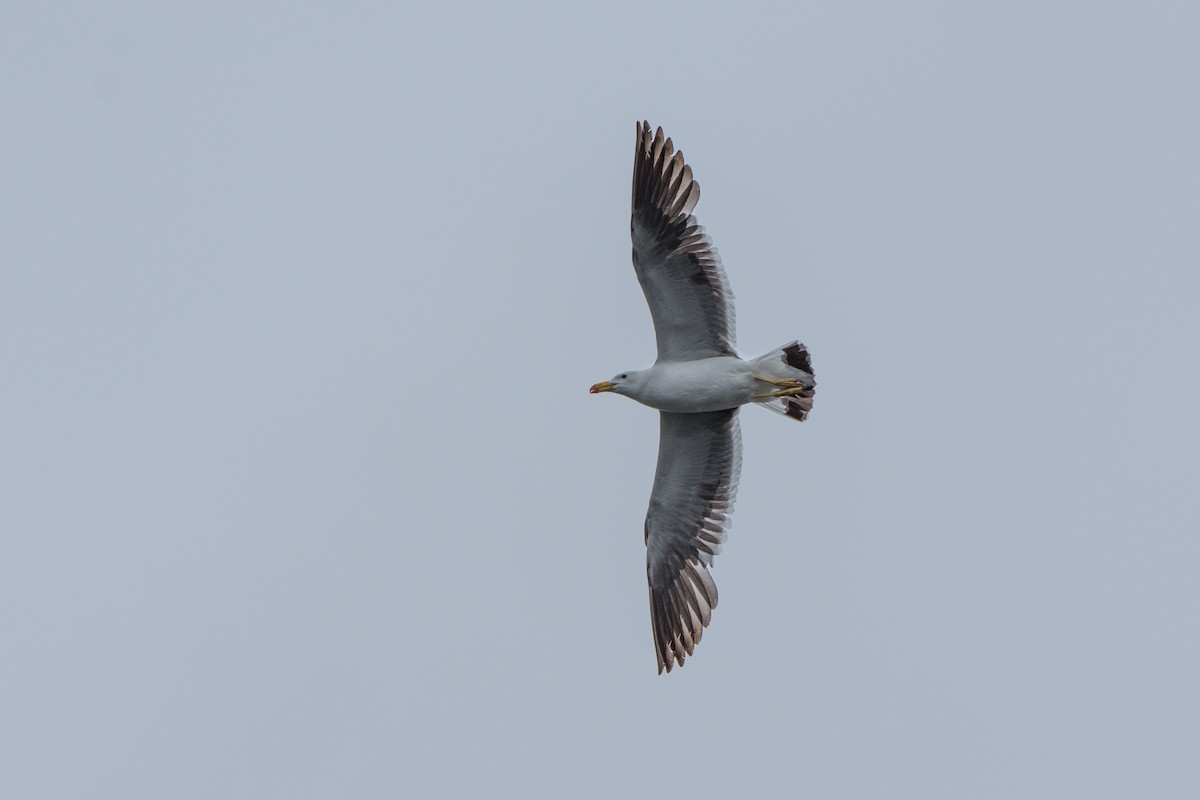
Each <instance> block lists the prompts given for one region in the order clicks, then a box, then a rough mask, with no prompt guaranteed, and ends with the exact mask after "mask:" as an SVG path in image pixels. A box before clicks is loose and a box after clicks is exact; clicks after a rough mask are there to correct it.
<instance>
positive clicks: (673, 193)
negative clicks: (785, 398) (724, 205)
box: [629, 122, 737, 361]
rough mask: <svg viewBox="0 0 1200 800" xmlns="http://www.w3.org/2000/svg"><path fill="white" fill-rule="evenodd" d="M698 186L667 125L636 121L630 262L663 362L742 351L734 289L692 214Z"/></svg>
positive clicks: (698, 193) (698, 191)
mask: <svg viewBox="0 0 1200 800" xmlns="http://www.w3.org/2000/svg"><path fill="white" fill-rule="evenodd" d="M698 202H700V184H699V183H697V182H696V180H695V179H694V178H693V177H692V168H691V167H690V166H689V165H688V164H687V162H686V161H685V160H684V158H683V151H676V150H675V145H674V143H672V141H671V140H670V139H664V138H663V132H662V128H659V129H658V130H657V131H656V132H655V133H654V134H653V135H652V134H651V133H650V124H649V123H647V122H643V123H641V124H640V125H638V126H637V144H636V148H635V151H634V160H633V212H632V214H631V215H630V223H629V229H630V236H631V238H632V239H633V266H634V270H635V271H636V272H637V276H638V282H639V283H641V285H642V291H643V292H644V293H645V295H646V304H647V305H649V306H650V316H651V318H653V320H654V333H655V338H656V339H657V340H658V360H659V361H691V360H695V359H699V358H709V357H712V356H725V355H737V353H736V352H735V351H736V346H737V343H736V336H735V332H734V327H735V320H734V312H733V292H732V291H730V289H729V280H728V279H727V278H726V276H725V270H724V268H723V267H722V266H721V259H720V256H718V254H717V250H716V248H715V247H713V244H712V240H711V239H709V238H708V236H707V235H706V234H705V232H704V228H703V227H701V226H700V223H698V222H697V221H696V218H695V217H694V216H692V211H693V210H694V209H695V208H696V204H697V203H698Z"/></svg>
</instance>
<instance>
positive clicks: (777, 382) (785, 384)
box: [754, 375, 804, 396]
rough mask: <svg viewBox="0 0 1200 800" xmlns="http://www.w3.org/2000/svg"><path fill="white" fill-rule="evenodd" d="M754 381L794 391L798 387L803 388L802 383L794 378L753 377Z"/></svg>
mask: <svg viewBox="0 0 1200 800" xmlns="http://www.w3.org/2000/svg"><path fill="white" fill-rule="evenodd" d="M754 380H756V381H762V382H763V383H769V384H771V385H772V386H779V387H782V388H784V389H795V388H798V387H801V388H802V387H803V386H804V384H803V383H801V382H800V381H798V380H796V379H795V378H769V377H767V376H766V375H755V376H754ZM768 396H770V395H768Z"/></svg>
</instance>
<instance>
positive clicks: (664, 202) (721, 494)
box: [590, 122, 816, 674]
mask: <svg viewBox="0 0 1200 800" xmlns="http://www.w3.org/2000/svg"><path fill="white" fill-rule="evenodd" d="M699 200H700V184H699V183H697V182H696V180H695V179H694V178H693V177H692V168H691V167H690V166H688V164H687V163H686V162H685V161H684V158H683V151H676V150H675V146H674V144H673V143H672V142H671V140H670V139H664V138H663V131H662V128H659V129H658V130H657V131H655V132H654V133H653V134H651V132H650V124H649V123H648V122H642V123H641V124H639V125H638V126H637V141H636V145H635V148H634V158H633V213H632V216H631V219H630V223H629V228H630V235H631V237H632V238H633V268H634V271H635V272H636V273H637V277H638V282H639V283H641V285H642V292H643V293H644V294H645V295H646V304H647V305H649V306H650V316H651V318H652V319H653V320H654V336H655V339H656V340H657V342H658V359H657V360H656V361H655V362H654V364H653V366H651V367H649V368H648V369H642V370H628V371H626V372H622V373H620V374H618V375H616V376H614V377H613V379H612V380H608V381H601V382H600V383H597V384H595V385H594V386H592V387H591V390H590V391H591V392H592V394H598V393H600V392H613V393H615V394H621V395H625V396H626V397H629V398H632V399H634V400H636V401H638V402H639V403H642V404H644V405H647V406H650V407H651V408H654V409H658V411H659V418H660V427H659V439H658V467H657V469H656V470H655V473H654V488H653V489H652V490H651V492H650V507H649V509H648V510H647V511H646V525H645V539H646V577H647V580H648V581H649V584H650V627H651V630H652V631H653V633H654V649H655V652H656V653H657V655H658V672H659V674H662V671H663V670H664V669H665V670H666V671H667V672H670V671H671V668H672V667H673V666H675V664H678V665H679V666H681V667H682V666H683V662H684V659H685V658H686V657H687V656H690V655H692V654H693V652H694V650H695V647H696V644H697V643H698V642H699V641H700V637H701V636H702V635H703V634H704V629H705V628H706V627H708V624H709V622H710V621H711V620H712V611H713V609H714V608H716V606H717V585H716V583H714V582H713V579H712V575H710V574H709V567H711V566H712V560H713V556H715V555H717V554H718V553H720V552H721V545H722V544H723V543H724V542H725V538H726V534H727V530H728V528H729V515H730V513H731V512H732V511H733V501H734V498H735V497H736V495H737V485H738V478H739V476H740V474H741V467H742V444H741V432H740V430H739V427H738V417H737V414H738V409H739V408H740V407H741V406H743V405H746V404H747V403H755V404H757V405H761V406H765V407H766V408H769V409H771V410H772V411H776V412H778V413H780V414H783V415H784V416H787V417H790V418H791V419H794V420H797V421H803V420H804V419H805V418H806V417H807V416H808V413H809V411H811V410H812V404H813V394H814V390H815V387H816V381H815V380H814V378H813V370H812V364H811V363H810V361H809V357H808V350H807V349H806V348H805V346H804V345H803V344H801V343H800V342H798V341H792V342H789V343H788V344H785V345H783V346H782V347H779V348H776V349H775V350H772V351H771V352H769V353H767V354H766V355H763V356H759V357H758V358H755V359H752V360H750V361H745V360H743V359H741V358H739V357H738V354H737V352H736V342H735V336H734V314H733V293H732V292H731V291H730V289H729V281H728V279H727V278H726V277H725V270H724V268H723V267H722V266H721V259H720V258H719V257H718V256H717V250H716V248H715V247H713V244H712V240H711V239H709V237H708V236H707V234H705V232H704V228H703V227H701V226H700V224H699V223H698V222H697V221H696V218H695V217H694V216H693V215H692V211H693V210H694V209H695V208H696V203H698V202H699Z"/></svg>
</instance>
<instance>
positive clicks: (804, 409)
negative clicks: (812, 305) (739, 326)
mask: <svg viewBox="0 0 1200 800" xmlns="http://www.w3.org/2000/svg"><path fill="white" fill-rule="evenodd" d="M752 363H753V364H754V366H755V369H756V370H758V371H759V372H760V373H761V374H762V375H763V376H764V377H768V378H773V379H775V380H776V381H777V383H765V382H764V383H763V384H761V385H762V386H763V387H764V388H765V389H766V391H764V392H763V394H766V395H770V396H769V397H763V398H762V399H760V400H756V401H755V402H757V403H758V404H759V405H761V406H763V407H765V408H769V409H771V410H772V411H774V412H775V413H777V414H783V415H784V416H785V417H791V418H792V419H794V420H797V421H798V422H803V421H804V420H805V419H807V418H808V412H810V411H812V406H813V395H814V394H816V386H817V381H816V379H815V378H814V377H813V368H812V362H811V361H810V360H809V358H808V348H806V347H805V346H804V345H803V344H801V343H800V342H788V343H787V344H785V345H784V346H783V347H779V348H776V349H775V350H772V351H771V352H769V353H767V354H765V355H761V356H759V357H758V358H756V359H754V361H753V362H752Z"/></svg>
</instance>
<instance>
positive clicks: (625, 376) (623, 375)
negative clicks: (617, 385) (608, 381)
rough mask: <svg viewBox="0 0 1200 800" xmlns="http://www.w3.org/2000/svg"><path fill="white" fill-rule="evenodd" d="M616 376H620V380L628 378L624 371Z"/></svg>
mask: <svg viewBox="0 0 1200 800" xmlns="http://www.w3.org/2000/svg"><path fill="white" fill-rule="evenodd" d="M617 377H618V378H620V379H621V380H625V379H626V378H628V377H629V376H628V375H626V374H625V373H624V372H622V373H621V374H620V375H618V376H617Z"/></svg>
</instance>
